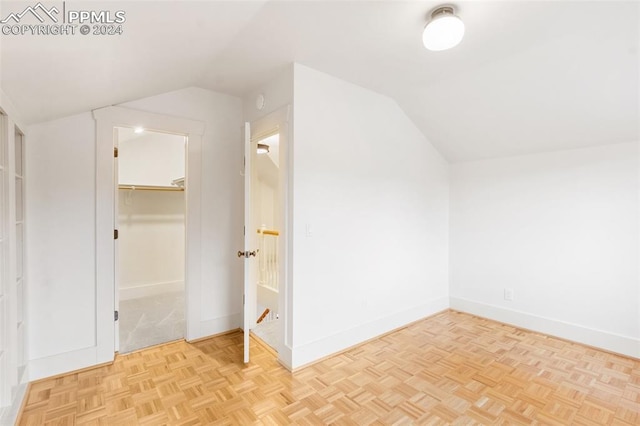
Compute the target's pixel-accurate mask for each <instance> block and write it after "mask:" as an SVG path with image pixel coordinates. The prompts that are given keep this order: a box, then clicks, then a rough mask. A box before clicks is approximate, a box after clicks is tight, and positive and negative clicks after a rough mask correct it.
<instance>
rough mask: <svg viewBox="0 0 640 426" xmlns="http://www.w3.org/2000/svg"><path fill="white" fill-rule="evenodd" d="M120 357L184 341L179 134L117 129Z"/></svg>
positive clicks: (182, 163) (182, 181)
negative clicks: (179, 340)
mask: <svg viewBox="0 0 640 426" xmlns="http://www.w3.org/2000/svg"><path fill="white" fill-rule="evenodd" d="M114 130H115V136H116V142H117V150H118V151H117V161H116V167H115V176H116V177H117V197H116V203H115V205H116V211H115V213H116V215H115V217H116V220H117V229H118V236H117V243H116V254H115V256H116V258H115V261H116V283H117V290H116V306H118V327H117V328H116V331H117V339H116V342H118V343H119V344H118V345H117V346H118V351H119V352H120V353H127V352H131V351H134V350H137V349H141V348H144V347H148V346H153V345H156V344H160V343H165V342H168V341H172V340H176V339H181V338H184V336H185V213H186V212H185V188H186V184H185V148H186V138H185V136H181V135H174V134H168V133H160V132H153V131H149V130H144V129H141V128H137V129H132V128H127V127H116V128H115V129H114Z"/></svg>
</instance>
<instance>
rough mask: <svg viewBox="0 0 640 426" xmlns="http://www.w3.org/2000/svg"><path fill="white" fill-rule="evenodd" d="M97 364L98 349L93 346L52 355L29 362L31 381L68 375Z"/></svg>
mask: <svg viewBox="0 0 640 426" xmlns="http://www.w3.org/2000/svg"><path fill="white" fill-rule="evenodd" d="M96 364H97V347H95V346H91V347H88V348H84V349H78V350H76V351H71V352H65V353H62V354H57V355H51V356H47V357H44V358H38V359H32V360H30V361H29V380H30V381H33V380H38V379H43V378H45V377H51V376H56V375H58V374H63V373H68V372H69V371H74V370H80V369H82V368H87V367H93V366H95V365H96Z"/></svg>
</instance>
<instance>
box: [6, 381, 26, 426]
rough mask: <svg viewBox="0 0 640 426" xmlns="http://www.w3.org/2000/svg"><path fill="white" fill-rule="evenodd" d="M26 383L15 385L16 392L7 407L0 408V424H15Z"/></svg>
mask: <svg viewBox="0 0 640 426" xmlns="http://www.w3.org/2000/svg"><path fill="white" fill-rule="evenodd" d="M27 388H28V384H27V383H22V384H19V385H18V386H17V389H16V391H15V392H16V394H15V396H14V398H13V401H12V402H11V405H10V406H8V407H3V408H1V409H0V425H7V426H8V425H15V424H17V421H18V415H19V414H20V408H21V407H22V402H23V401H24V399H25V398H26V396H27Z"/></svg>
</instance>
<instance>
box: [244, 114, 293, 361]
mask: <svg viewBox="0 0 640 426" xmlns="http://www.w3.org/2000/svg"><path fill="white" fill-rule="evenodd" d="M290 120H291V105H286V106H284V107H282V108H280V109H278V110H276V111H274V112H272V113H269V114H267V115H265V116H264V117H261V118H258V119H256V120H254V121H252V122H251V137H250V139H251V141H257V140H258V139H260V138H261V137H262V136H265V135H268V134H273V133H276V132H277V133H278V134H279V138H280V142H279V144H280V155H279V168H278V170H279V176H278V177H279V182H278V184H279V188H278V195H279V200H278V208H279V211H280V214H279V215H278V220H277V227H278V229H279V230H280V231H281V235H280V238H279V239H278V258H279V259H280V265H279V271H278V273H279V277H280V283H279V291H278V314H279V316H280V324H279V330H278V348H277V351H278V360H279V361H280V363H281V364H283V365H284V366H285V367H286V368H287V369H289V370H291V365H292V340H293V315H292V312H293V297H292V290H293V289H292V282H291V280H292V277H293V271H292V265H293V262H292V257H293V232H292V231H293V203H292V200H293V187H292V185H290V180H291V176H292V174H293V155H292V153H293V150H292V146H293V133H292V132H291V125H290V124H291V123H290ZM253 232H255V230H253ZM255 309H256V308H255V306H253V310H254V311H255ZM254 317H255V313H254Z"/></svg>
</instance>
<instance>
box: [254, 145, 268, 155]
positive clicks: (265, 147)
mask: <svg viewBox="0 0 640 426" xmlns="http://www.w3.org/2000/svg"><path fill="white" fill-rule="evenodd" d="M267 152H269V145H267V144H266V143H259V144H258V150H257V153H258V154H266V153H267Z"/></svg>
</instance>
